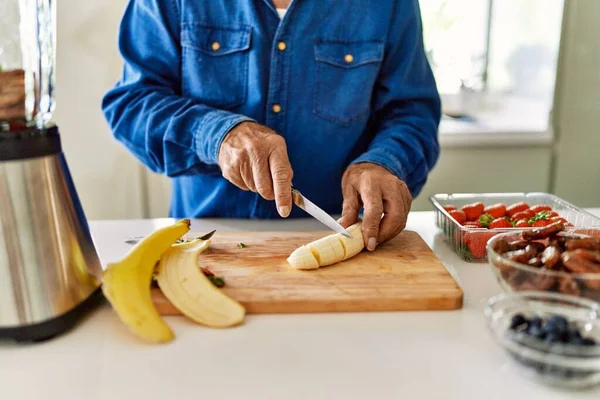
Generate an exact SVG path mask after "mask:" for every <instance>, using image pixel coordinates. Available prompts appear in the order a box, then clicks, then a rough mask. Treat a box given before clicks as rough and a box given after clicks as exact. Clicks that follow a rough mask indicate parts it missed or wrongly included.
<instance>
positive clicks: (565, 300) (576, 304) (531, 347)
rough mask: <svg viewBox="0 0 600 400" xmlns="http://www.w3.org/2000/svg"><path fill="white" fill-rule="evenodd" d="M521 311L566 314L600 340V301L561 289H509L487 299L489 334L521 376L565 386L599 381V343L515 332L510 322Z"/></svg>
mask: <svg viewBox="0 0 600 400" xmlns="http://www.w3.org/2000/svg"><path fill="white" fill-rule="evenodd" d="M517 314H521V315H523V316H525V317H526V318H528V319H531V318H533V317H540V318H547V317H549V316H551V315H560V316H563V317H564V318H566V319H567V320H568V321H569V323H572V324H574V325H575V326H577V328H578V329H579V331H580V332H581V334H582V336H583V337H585V338H590V339H594V340H595V341H597V342H600V317H599V314H600V305H599V304H598V303H595V302H593V301H590V300H587V299H583V298H579V297H573V296H564V295H561V294H556V293H544V292H520V293H504V294H500V295H498V296H495V297H492V298H491V299H489V300H488V303H487V306H486V308H485V316H486V318H487V324H488V329H489V330H490V333H491V334H492V336H493V337H494V339H495V341H496V342H497V343H498V344H499V345H501V346H502V347H503V348H504V350H506V352H507V353H508V355H509V356H510V357H511V359H512V360H513V365H515V366H516V367H517V371H518V372H519V373H520V374H521V375H524V376H526V377H528V378H531V379H533V380H535V381H537V382H539V383H543V384H546V385H550V386H556V387H562V388H566V389H590V388H593V387H597V386H598V385H599V384H600V345H598V344H596V345H575V344H564V343H556V342H550V341H548V340H546V339H548V338H546V339H543V338H542V339H538V338H535V337H532V336H530V335H527V334H525V333H524V331H523V330H520V331H519V330H513V329H511V323H512V321H513V317H514V316H515V315H517ZM544 323H545V322H544Z"/></svg>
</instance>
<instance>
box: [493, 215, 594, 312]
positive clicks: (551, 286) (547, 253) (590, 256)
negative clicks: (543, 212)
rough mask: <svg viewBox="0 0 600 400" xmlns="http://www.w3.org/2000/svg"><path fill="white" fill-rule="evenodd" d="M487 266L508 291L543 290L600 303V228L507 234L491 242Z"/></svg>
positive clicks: (557, 228) (559, 225)
mask: <svg viewBox="0 0 600 400" xmlns="http://www.w3.org/2000/svg"><path fill="white" fill-rule="evenodd" d="M487 253H488V262H489V263H490V265H491V268H492V271H493V273H494V275H495V277H496V279H497V280H498V282H499V284H500V286H501V287H502V289H503V290H504V291H507V292H520V291H543V292H552V293H560V294H563V295H569V296H575V297H584V298H588V299H590V300H593V301H600V230H598V229H582V228H577V229H575V228H570V227H569V228H566V227H565V226H564V224H562V223H561V222H556V223H553V224H551V225H548V226H546V227H543V228H539V229H533V230H527V231H525V230H524V231H518V232H510V233H503V234H499V235H497V236H494V237H493V238H492V239H490V240H489V241H488V243H487Z"/></svg>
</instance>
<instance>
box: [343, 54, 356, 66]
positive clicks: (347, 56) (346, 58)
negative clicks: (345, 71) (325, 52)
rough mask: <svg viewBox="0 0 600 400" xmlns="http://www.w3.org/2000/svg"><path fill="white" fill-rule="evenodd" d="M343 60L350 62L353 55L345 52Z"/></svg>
mask: <svg viewBox="0 0 600 400" xmlns="http://www.w3.org/2000/svg"><path fill="white" fill-rule="evenodd" d="M344 61H346V62H347V63H348V64H350V63H351V62H352V61H354V57H353V56H352V54H346V55H345V56H344Z"/></svg>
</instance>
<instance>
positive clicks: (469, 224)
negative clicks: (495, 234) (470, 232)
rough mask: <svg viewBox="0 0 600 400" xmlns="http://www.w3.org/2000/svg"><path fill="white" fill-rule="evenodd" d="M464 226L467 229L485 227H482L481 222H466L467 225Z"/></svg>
mask: <svg viewBox="0 0 600 400" xmlns="http://www.w3.org/2000/svg"><path fill="white" fill-rule="evenodd" d="M463 226H464V227H465V228H483V226H481V222H479V221H469V222H465V224H464V225H463Z"/></svg>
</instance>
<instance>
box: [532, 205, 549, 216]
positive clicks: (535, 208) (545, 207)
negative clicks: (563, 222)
mask: <svg viewBox="0 0 600 400" xmlns="http://www.w3.org/2000/svg"><path fill="white" fill-rule="evenodd" d="M529 209H530V210H531V211H533V213H534V214H537V213H539V212H542V211H552V207H550V206H549V205H546V204H538V205H535V206H531V207H529Z"/></svg>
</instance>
